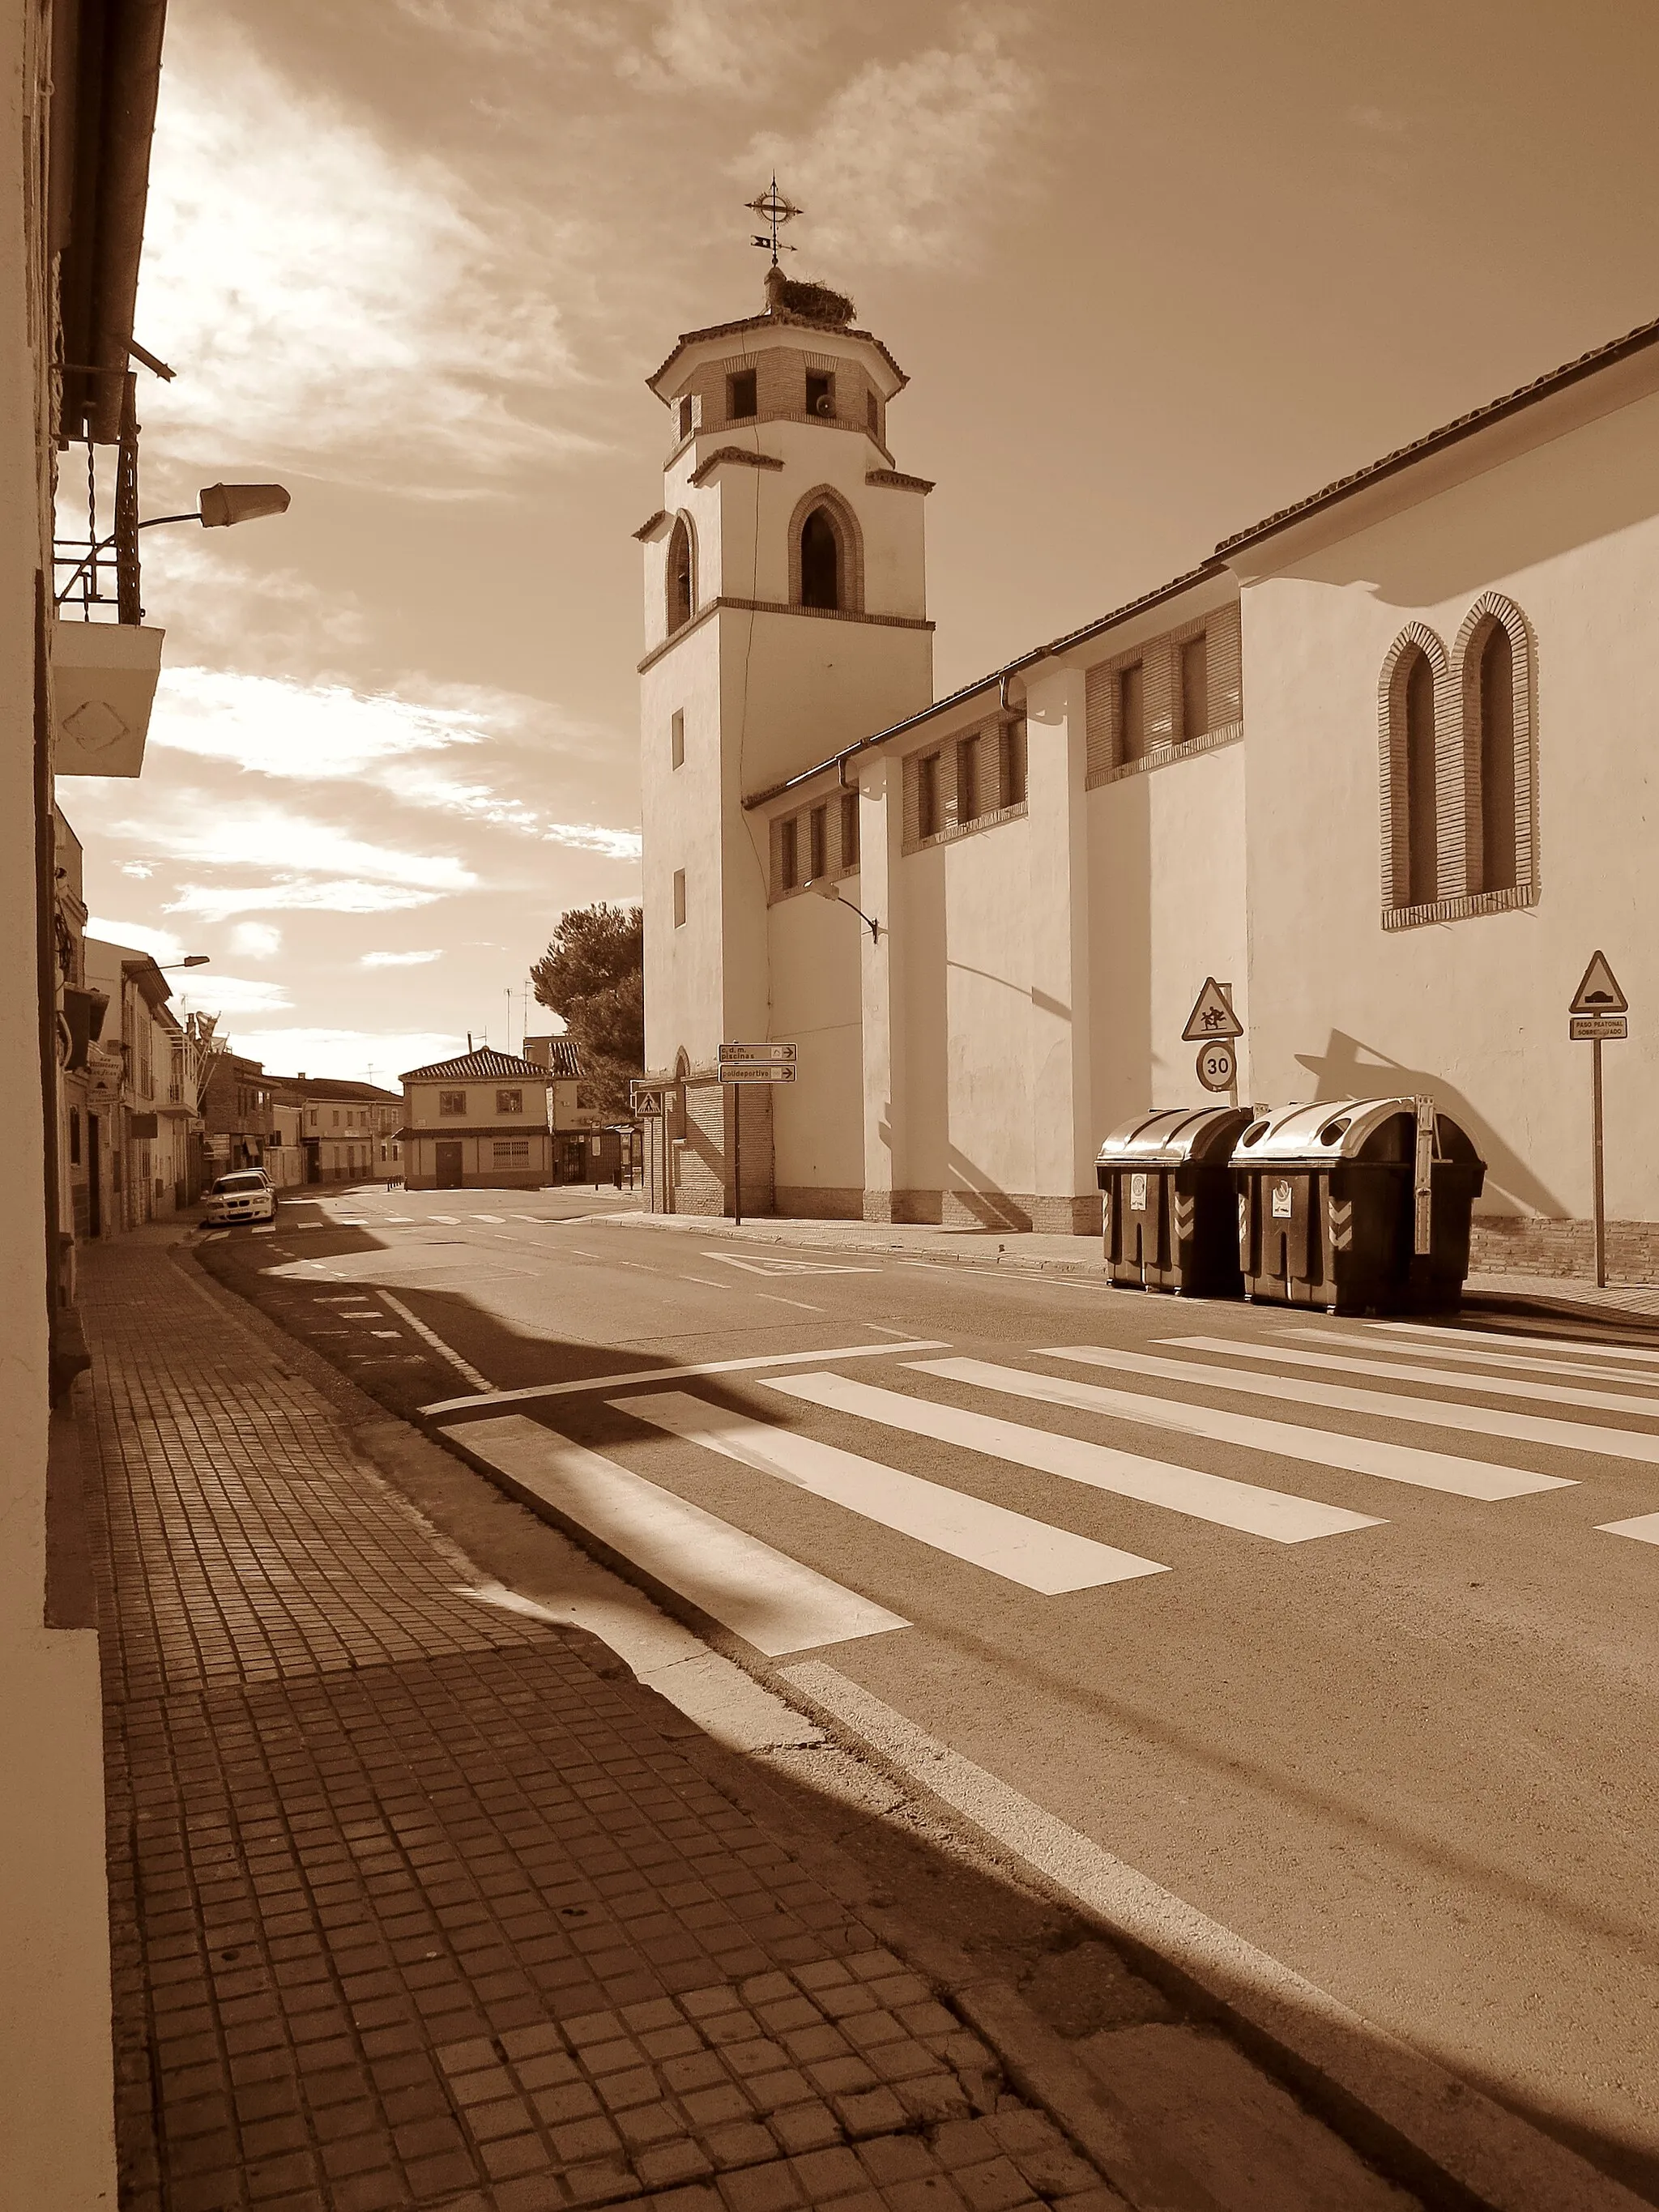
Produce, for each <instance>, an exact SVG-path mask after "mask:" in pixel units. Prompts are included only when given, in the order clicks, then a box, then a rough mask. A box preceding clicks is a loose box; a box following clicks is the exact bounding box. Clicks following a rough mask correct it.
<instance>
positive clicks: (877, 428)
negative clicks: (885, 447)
mask: <svg viewBox="0 0 1659 2212" xmlns="http://www.w3.org/2000/svg"><path fill="white" fill-rule="evenodd" d="M864 424H865V428H866V429H867V430H868V431H869V433H870V435H871V436H872V438H879V437H880V435H881V402H880V401H879V400H878V398H876V395H875V393H874V392H866V393H865V395H864Z"/></svg>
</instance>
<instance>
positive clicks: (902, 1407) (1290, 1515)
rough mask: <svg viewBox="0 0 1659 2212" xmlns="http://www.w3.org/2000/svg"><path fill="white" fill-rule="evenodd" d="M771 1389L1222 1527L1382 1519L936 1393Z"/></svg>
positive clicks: (1319, 1530) (783, 1385)
mask: <svg viewBox="0 0 1659 2212" xmlns="http://www.w3.org/2000/svg"><path fill="white" fill-rule="evenodd" d="M764 1387H765V1388H766V1389H769V1390H778V1391H781V1392H782V1394H783V1395H785V1396H786V1397H789V1398H803V1399H805V1401H807V1403H808V1404H809V1405H813V1406H824V1407H829V1408H830V1409H831V1410H832V1411H834V1412H836V1413H855V1414H858V1415H860V1416H861V1417H862V1418H863V1419H866V1420H868V1421H880V1422H881V1423H883V1424H884V1426H886V1427H888V1428H890V1429H902V1430H905V1431H908V1433H909V1434H910V1435H912V1436H920V1437H933V1438H935V1439H936V1440H937V1441H938V1442H939V1443H946V1444H957V1445H965V1446H966V1447H967V1449H969V1451H980V1452H984V1453H985V1454H986V1455H987V1456H988V1457H990V1458H992V1459H1002V1460H1007V1461H1009V1462H1012V1465H1014V1466H1015V1467H1029V1468H1033V1469H1035V1470H1036V1472H1037V1473H1038V1474H1054V1475H1059V1476H1060V1478H1061V1480H1064V1481H1066V1482H1080V1483H1084V1484H1086V1485H1087V1486H1088V1487H1089V1488H1090V1489H1091V1490H1104V1491H1109V1492H1111V1493H1112V1494H1113V1495H1114V1496H1115V1497H1118V1498H1135V1499H1138V1500H1139V1502H1140V1503H1141V1504H1145V1505H1161V1506H1164V1507H1167V1508H1168V1509H1169V1510H1170V1511H1171V1512H1175V1513H1185V1514H1188V1515H1189V1516H1191V1517H1192V1518H1193V1519H1194V1520H1196V1521H1211V1522H1215V1523H1216V1524H1217V1525H1218V1527H1220V1528H1241V1529H1243V1531H1244V1532H1245V1534H1247V1535H1252V1536H1266V1537H1268V1538H1270V1539H1271V1540H1272V1541H1273V1542H1274V1543H1276V1544H1305V1543H1307V1542H1309V1541H1310V1540H1311V1539H1312V1538H1314V1537H1316V1536H1334V1535H1338V1534H1341V1533H1342V1532H1343V1531H1345V1530H1346V1529H1350V1528H1376V1527H1377V1526H1378V1525H1379V1523H1378V1522H1377V1521H1376V1517H1375V1516H1374V1515H1371V1514H1369V1513H1350V1512H1347V1511H1346V1510H1345V1509H1344V1508H1342V1507H1340V1506H1337V1505H1322V1504H1319V1503H1318V1501H1317V1500H1316V1499H1314V1498H1293V1497H1291V1496H1290V1495H1289V1494H1288V1493H1287V1492H1284V1491H1281V1490H1262V1489H1259V1488H1258V1487H1257V1486H1255V1484H1254V1483H1249V1482H1235V1481H1233V1480H1231V1477H1229V1476H1227V1475H1224V1474H1203V1473H1202V1472H1200V1469H1198V1468H1191V1467H1176V1466H1172V1465H1170V1464H1169V1463H1168V1462H1165V1461H1163V1460H1157V1459H1143V1458H1141V1457H1140V1456H1139V1454H1138V1453H1135V1452H1126V1451H1118V1450H1116V1449H1115V1448H1114V1447H1113V1446H1112V1445H1110V1444H1096V1443H1085V1442H1084V1441H1083V1440H1082V1439H1080V1438H1079V1437H1063V1436H1054V1435H1051V1434H1050V1433H1049V1432H1048V1431H1046V1430H1043V1429H1030V1428H1026V1427H1024V1426H1023V1425H1021V1424H1020V1423H1019V1422H1018V1421H1004V1420H999V1419H997V1418H996V1416H995V1415H994V1414H992V1413H964V1412H963V1411H962V1410H961V1409H960V1408H959V1407H955V1406H941V1405H938V1404H936V1403H934V1401H933V1400H932V1399H928V1398H912V1397H909V1396H908V1395H905V1394H904V1393H902V1392H901V1391H898V1390H879V1389H874V1388H872V1386H871V1385H870V1384H869V1383H854V1382H853V1381H851V1380H850V1379H849V1378H848V1376H844V1375H829V1374H823V1375H792V1376H789V1377H788V1378H787V1380H786V1379H785V1378H784V1377H783V1376H767V1377H766V1379H765V1385H764Z"/></svg>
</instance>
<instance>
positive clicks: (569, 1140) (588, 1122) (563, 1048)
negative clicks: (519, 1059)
mask: <svg viewBox="0 0 1659 2212" xmlns="http://www.w3.org/2000/svg"><path fill="white" fill-rule="evenodd" d="M524 1056H525V1058H526V1060H529V1061H530V1062H531V1064H532V1066H536V1067H541V1068H545V1069H546V1071H547V1073H548V1074H549V1075H550V1076H551V1078H552V1081H551V1083H550V1085H549V1086H548V1125H549V1127H550V1128H551V1130H552V1132H553V1176H552V1180H553V1181H554V1182H596V1181H598V1180H599V1174H598V1169H597V1167H596V1165H595V1162H596V1160H597V1158H598V1157H599V1152H598V1148H597V1147H596V1146H595V1144H594V1142H593V1137H594V1133H596V1132H597V1131H598V1130H599V1129H600V1128H601V1127H603V1126H604V1123H605V1109H604V1108H603V1107H602V1106H588V1105H584V1104H583V1103H582V1096H581V1094H582V1089H583V1082H584V1075H585V1071H584V1069H583V1067H582V1060H581V1053H580V1050H579V1048H578V1047H577V1044H576V1041H575V1039H574V1037H568V1036H527V1037H526V1039H525V1041H524ZM607 1179H608V1178H607Z"/></svg>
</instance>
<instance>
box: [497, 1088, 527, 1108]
mask: <svg viewBox="0 0 1659 2212" xmlns="http://www.w3.org/2000/svg"><path fill="white" fill-rule="evenodd" d="M495 1111H496V1112H497V1113H498V1114H522V1113H523V1111H524V1093H523V1091H497V1092H496V1093H495Z"/></svg>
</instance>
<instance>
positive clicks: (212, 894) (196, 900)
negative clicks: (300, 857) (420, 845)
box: [162, 876, 439, 921]
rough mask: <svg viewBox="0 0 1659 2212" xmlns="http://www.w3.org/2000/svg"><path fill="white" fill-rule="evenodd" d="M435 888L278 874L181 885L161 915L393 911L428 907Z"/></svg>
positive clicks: (218, 917)
mask: <svg viewBox="0 0 1659 2212" xmlns="http://www.w3.org/2000/svg"><path fill="white" fill-rule="evenodd" d="M438 896H439V893H438V892H436V891H416V890H395V889H394V888H393V887H392V885H391V884H365V883H360V882H355V881H352V880H350V879H349V878H348V879H346V880H343V881H341V880H334V881H325V882H313V880H312V879H311V878H308V877H304V876H278V877H277V878H276V880H275V881H274V882H271V883H267V884H183V885H181V886H180V889H179V896H178V897H177V898H176V899H172V900H169V902H167V906H166V907H165V908H163V909H162V911H163V912H164V913H166V914H193V915H199V916H200V917H201V919H202V920H203V921H228V919H229V917H230V916H231V915H233V914H283V913H294V912H296V911H299V910H301V909H303V910H306V911H308V912H313V913H318V914H398V913H400V912H402V911H403V910H404V909H405V908H410V907H417V906H431V905H432V904H433V903H434V902H435V900H436V899H437V898H438Z"/></svg>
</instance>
